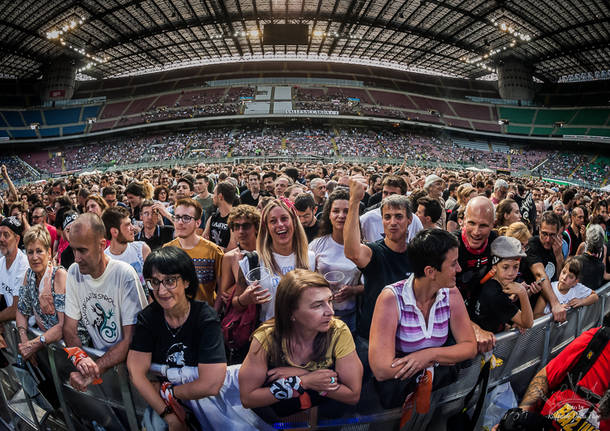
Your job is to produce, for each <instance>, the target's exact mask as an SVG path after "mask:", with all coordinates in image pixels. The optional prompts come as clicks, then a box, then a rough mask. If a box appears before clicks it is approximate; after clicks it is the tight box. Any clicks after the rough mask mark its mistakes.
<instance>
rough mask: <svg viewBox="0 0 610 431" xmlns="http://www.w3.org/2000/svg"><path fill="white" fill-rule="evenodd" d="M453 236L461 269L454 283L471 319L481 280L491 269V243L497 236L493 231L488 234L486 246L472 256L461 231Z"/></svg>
mask: <svg viewBox="0 0 610 431" xmlns="http://www.w3.org/2000/svg"><path fill="white" fill-rule="evenodd" d="M455 234H456V236H457V238H458V242H459V244H460V246H459V249H458V263H459V264H460V268H462V271H461V272H459V273H458V274H457V276H456V279H455V281H456V285H457V287H458V289H459V290H460V292H461V293H462V296H463V297H464V303H465V304H466V308H467V309H468V314H469V315H470V316H471V318H472V316H473V313H474V311H473V307H474V305H475V303H476V300H477V298H478V297H479V294H480V292H481V279H482V278H483V277H485V275H486V274H487V273H488V272H489V270H490V269H491V243H492V242H494V240H495V239H496V238H497V237H498V234H497V233H496V232H494V231H493V230H492V231H491V232H490V233H489V238H488V240H487V246H486V247H485V250H483V252H482V253H480V254H473V253H471V252H470V251H468V249H467V248H466V245H465V244H464V241H463V240H462V231H461V230H459V231H457V232H456V233H455Z"/></svg>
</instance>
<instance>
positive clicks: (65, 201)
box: [55, 195, 74, 208]
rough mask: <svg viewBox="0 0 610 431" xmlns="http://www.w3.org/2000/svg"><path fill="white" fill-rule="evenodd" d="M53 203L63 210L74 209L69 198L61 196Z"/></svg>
mask: <svg viewBox="0 0 610 431" xmlns="http://www.w3.org/2000/svg"><path fill="white" fill-rule="evenodd" d="M55 202H56V203H59V207H60V208H63V207H70V208H74V206H73V205H72V201H71V200H70V198H69V197H68V196H65V195H62V196H60V197H58V198H57V199H55Z"/></svg>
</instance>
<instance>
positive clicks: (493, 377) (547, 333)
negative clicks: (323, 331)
mask: <svg viewBox="0 0 610 431" xmlns="http://www.w3.org/2000/svg"><path fill="white" fill-rule="evenodd" d="M597 294H598V295H599V301H598V302H597V303H596V304H594V305H592V306H588V307H582V308H578V309H572V310H569V311H568V320H567V322H566V323H563V324H557V323H555V322H553V321H552V316H550V315H548V316H544V317H542V318H540V319H537V320H536V321H535V322H534V326H533V327H532V328H531V329H529V330H527V331H526V332H525V333H523V334H522V333H520V332H519V331H516V330H512V331H508V332H504V333H502V334H498V336H497V338H496V340H497V342H496V347H495V349H494V355H495V356H496V358H497V359H499V360H500V361H499V363H500V364H501V365H499V366H498V367H496V368H494V369H493V370H492V371H491V374H490V378H489V390H492V389H493V388H494V387H495V386H497V385H499V384H501V383H505V382H510V383H511V385H512V387H513V389H514V390H515V393H516V394H517V396H518V398H520V395H521V394H523V392H524V391H525V389H526V387H527V385H528V384H529V381H530V380H531V378H532V377H533V376H534V374H535V373H536V372H538V370H539V369H540V368H541V367H542V366H543V365H545V364H547V363H548V361H549V360H550V359H552V358H553V357H555V356H556V355H557V354H558V353H559V352H560V351H561V349H563V347H565V346H566V345H567V344H569V343H570V342H571V341H572V340H573V339H574V338H575V337H577V336H578V335H579V334H581V333H582V332H584V331H586V330H588V329H590V328H592V327H595V326H598V325H599V324H600V323H601V320H602V318H603V316H604V315H605V313H608V312H609V311H610V283H608V284H606V285H604V286H603V287H602V288H601V289H599V290H598V291H597ZM13 330H14V324H13V323H10V324H5V325H4V338H5V339H6V342H7V348H6V349H5V350H3V352H4V354H5V356H6V357H7V359H8V360H9V362H10V363H11V364H13V363H15V361H17V359H18V350H17V338H16V336H12V332H13ZM30 333H31V335H32V336H38V335H40V332H39V331H38V330H36V329H32V328H30ZM85 350H86V351H87V353H88V354H89V355H90V356H91V357H99V356H100V355H102V354H103V352H101V351H98V350H95V349H88V348H86V349H85ZM37 359H38V364H39V366H40V367H41V368H43V367H44V368H45V370H46V371H47V372H48V375H50V376H51V378H52V379H53V383H54V387H55V389H56V391H57V395H58V399H59V404H60V409H59V410H60V411H61V412H62V413H63V414H59V415H58V414H57V411H55V412H54V413H55V414H54V415H52V419H50V420H53V421H56V422H58V423H60V424H61V426H60V428H63V429H66V430H69V431H78V430H81V429H90V428H91V427H92V423H93V422H94V421H95V422H96V423H97V424H98V425H99V426H102V427H104V429H106V430H130V431H135V430H138V429H139V424H140V422H141V417H142V414H143V412H144V409H145V408H146V403H145V402H144V400H143V399H142V398H141V397H140V395H139V394H138V393H137V391H134V390H133V387H132V385H131V384H130V382H129V376H128V373H127V370H126V367H125V365H124V364H120V365H118V366H116V367H114V368H113V369H111V370H108V371H107V372H106V373H105V374H104V375H103V376H102V377H103V383H102V384H100V385H95V386H94V385H91V386H89V388H88V389H87V391H86V392H78V391H76V390H75V389H73V388H72V387H71V386H70V385H69V375H70V372H71V371H73V370H74V367H73V365H72V363H71V362H70V361H69V359H68V358H67V355H66V353H65V352H64V351H63V344H62V343H55V344H53V345H51V346H49V347H48V348H47V349H44V350H41V351H39V352H38V355H37ZM481 364H482V360H481V357H480V356H478V357H477V358H475V359H474V360H472V361H468V362H467V363H466V364H462V367H461V368H460V369H459V371H458V375H457V379H456V381H455V382H454V383H452V384H450V385H448V386H446V387H444V388H441V389H439V390H436V391H434V392H433V394H432V402H431V405H432V409H431V411H430V412H429V413H428V414H426V415H418V414H415V415H414V417H413V419H412V420H411V422H409V423H408V424H407V428H406V429H409V430H414V431H416V430H422V431H423V430H426V429H433V430H440V431H442V430H444V429H446V428H447V424H446V421H447V418H449V417H451V416H452V415H454V414H456V413H458V412H459V411H461V410H462V408H463V405H462V404H463V398H464V396H465V395H466V394H467V393H468V392H470V390H471V389H472V388H473V387H474V385H475V384H476V381H477V377H478V375H479V372H480V369H481ZM0 376H1V379H2V385H0V424H3V425H5V426H6V427H8V428H11V429H15V427H14V426H13V423H14V421H11V419H14V418H15V417H16V416H19V418H20V419H22V420H24V421H25V422H27V423H28V424H30V426H32V427H33V428H34V429H35V428H36V425H34V424H36V423H37V421H38V422H41V427H40V429H46V428H45V427H44V424H42V422H43V421H44V420H46V419H47V416H45V415H44V413H45V412H44V411H42V410H41V409H40V407H38V406H36V405H35V406H34V410H36V413H35V416H36V418H32V417H31V416H32V415H30V418H29V420H26V419H24V415H25V416H27V411H25V413H24V410H25V409H24V408H23V402H24V400H23V394H22V393H23V391H22V390H21V387H20V386H21V383H20V381H19V379H18V377H17V376H16V374H15V370H14V369H13V367H12V366H8V367H6V368H4V369H1V370H0ZM370 383H371V382H365V384H364V385H363V392H362V395H361V398H362V399H363V400H368V399H374V397H375V396H376V394H375V393H373V391H374V388H373V385H372V384H370ZM20 397H21V398H20ZM26 398H27V397H26ZM476 398H477V397H476V396H475V397H473V400H472V401H471V402H472V403H474V402H475V400H476ZM25 401H27V399H26V400H25ZM19 403H21V406H22V408H21V410H19V409H18V408H17V407H16V405H17V404H19ZM6 408H8V410H10V411H11V412H12V418H6V417H4V415H3V414H2V412H3V411H4V410H6ZM373 408H374V409H375V407H373ZM400 414H401V412H400V409H393V410H382V409H381V408H376V410H374V411H373V412H372V413H362V412H361V413H351V414H349V415H348V416H345V417H342V418H339V419H332V420H330V419H324V418H319V417H318V415H317V414H311V415H304V414H303V413H301V414H299V415H295V416H294V417H288V418H285V419H284V420H283V421H282V422H281V423H277V424H274V427H275V428H276V429H311V430H314V429H329V428H336V429H338V428H342V429H344V430H348V429H349V430H352V431H360V430H362V431H364V430H369V429H371V430H373V429H389V428H390V427H394V428H396V426H397V424H398V420H399V418H400Z"/></svg>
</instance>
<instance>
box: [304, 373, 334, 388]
mask: <svg viewBox="0 0 610 431" xmlns="http://www.w3.org/2000/svg"><path fill="white" fill-rule="evenodd" d="M332 377H334V378H335V383H331V378H332ZM301 384H302V385H303V388H304V389H311V390H312V391H318V392H332V391H336V390H337V389H339V379H338V377H337V373H335V372H334V371H333V370H316V371H312V372H311V373H307V374H305V375H303V376H301Z"/></svg>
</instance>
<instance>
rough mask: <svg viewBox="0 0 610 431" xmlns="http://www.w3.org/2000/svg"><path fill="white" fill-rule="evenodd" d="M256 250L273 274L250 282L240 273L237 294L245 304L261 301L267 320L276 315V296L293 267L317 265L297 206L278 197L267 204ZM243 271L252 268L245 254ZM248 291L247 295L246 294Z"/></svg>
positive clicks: (263, 212) (312, 266) (263, 315)
mask: <svg viewBox="0 0 610 431" xmlns="http://www.w3.org/2000/svg"><path fill="white" fill-rule="evenodd" d="M256 253H257V255H258V259H259V266H261V267H264V268H265V269H266V270H267V271H268V272H269V273H270V276H269V277H264V278H262V279H261V280H259V281H257V282H255V283H253V284H250V285H247V286H246V284H245V283H246V279H245V278H243V279H242V278H241V277H240V281H241V284H240V286H239V288H238V289H237V290H236V292H235V295H239V297H240V305H241V307H242V308H243V307H246V306H248V305H250V304H253V303H255V304H261V308H260V316H259V320H260V321H261V322H264V321H266V320H268V319H270V318H272V317H273V315H274V314H273V313H274V311H275V308H274V304H275V297H276V291H277V286H278V284H279V282H280V278H281V277H282V276H283V275H285V274H286V273H288V272H290V271H292V270H293V269H309V270H311V271H313V269H314V267H315V256H314V254H313V252H310V251H308V250H307V236H306V235H305V231H304V230H303V226H302V225H301V222H300V221H299V218H298V217H297V215H296V213H295V212H294V209H293V208H291V207H290V206H288V204H287V202H285V201H283V200H281V199H274V200H273V201H271V202H270V203H269V204H267V205H266V206H265V208H264V209H263V211H262V214H261V225H260V228H259V232H258V237H257V238H256ZM239 266H240V269H241V271H242V274H243V275H244V276H246V275H247V274H248V273H249V272H250V270H252V269H254V268H250V262H249V261H248V259H247V258H246V257H244V258H243V259H242V260H241V261H240V262H239ZM244 292H246V295H242V294H243V293H244Z"/></svg>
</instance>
